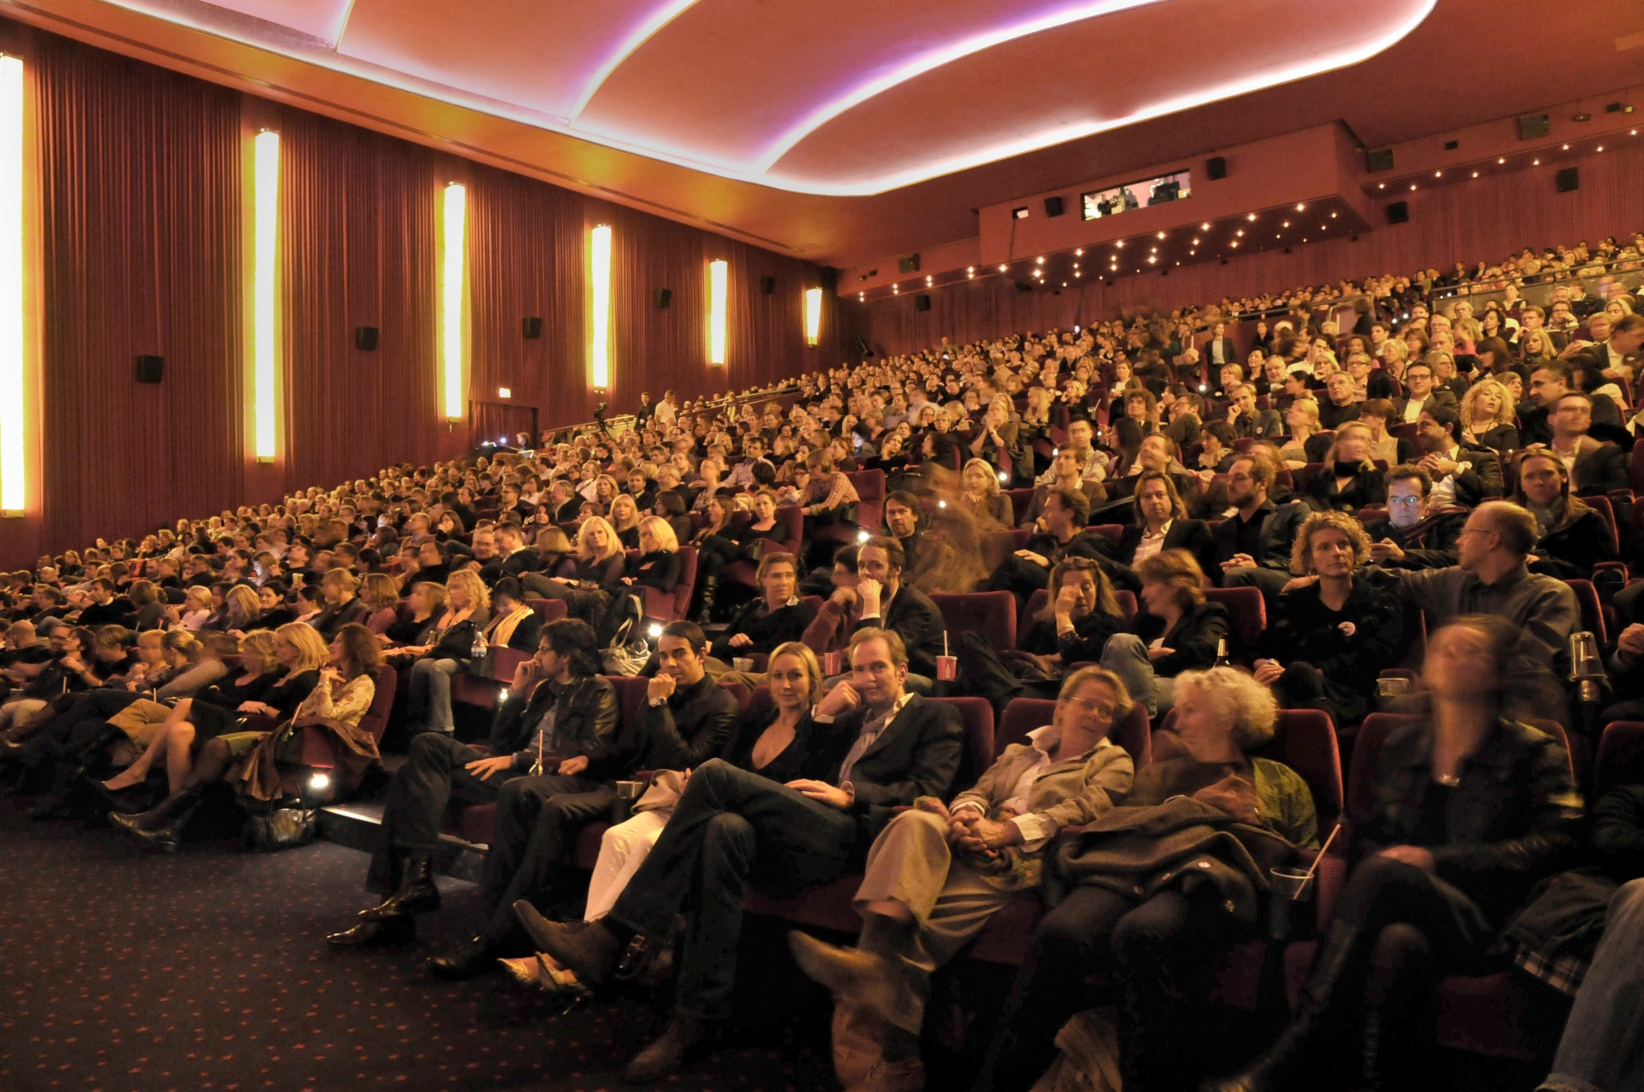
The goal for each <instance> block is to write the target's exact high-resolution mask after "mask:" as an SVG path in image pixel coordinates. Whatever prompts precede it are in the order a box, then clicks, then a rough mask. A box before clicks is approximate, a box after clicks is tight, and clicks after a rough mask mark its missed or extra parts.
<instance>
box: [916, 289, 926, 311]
mask: <svg viewBox="0 0 1644 1092" xmlns="http://www.w3.org/2000/svg"><path fill="white" fill-rule="evenodd" d="M913 309H914V310H915V311H929V310H930V297H929V296H927V295H925V294H924V293H923V292H921V293H920V294H919V295H917V296H915V297H913Z"/></svg>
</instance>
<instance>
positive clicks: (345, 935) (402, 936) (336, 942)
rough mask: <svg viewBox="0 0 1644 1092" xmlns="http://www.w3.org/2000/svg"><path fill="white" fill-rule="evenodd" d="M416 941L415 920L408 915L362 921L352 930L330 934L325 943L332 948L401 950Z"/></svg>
mask: <svg viewBox="0 0 1644 1092" xmlns="http://www.w3.org/2000/svg"><path fill="white" fill-rule="evenodd" d="M416 939H417V919H416V918H414V917H412V916H411V915H410V914H403V915H401V916H400V917H397V918H387V919H385V920H383V921H362V922H360V923H359V924H358V925H356V926H354V928H352V929H344V930H343V931H342V932H340V933H332V934H331V935H330V936H328V937H326V938H325V942H326V943H327V944H329V945H331V947H333V948H381V947H393V948H403V947H405V946H406V945H407V944H411V943H414V942H415V941H416Z"/></svg>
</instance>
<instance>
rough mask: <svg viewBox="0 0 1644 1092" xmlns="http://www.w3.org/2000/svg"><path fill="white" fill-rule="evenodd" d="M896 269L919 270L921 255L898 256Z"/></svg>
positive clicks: (910, 271)
mask: <svg viewBox="0 0 1644 1092" xmlns="http://www.w3.org/2000/svg"><path fill="white" fill-rule="evenodd" d="M896 269H897V271H898V272H900V273H917V272H919V255H917V254H909V255H908V256H907V257H906V258H898V259H897V260H896Z"/></svg>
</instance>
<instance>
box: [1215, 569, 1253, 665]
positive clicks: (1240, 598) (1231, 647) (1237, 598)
mask: <svg viewBox="0 0 1644 1092" xmlns="http://www.w3.org/2000/svg"><path fill="white" fill-rule="evenodd" d="M1204 597H1205V598H1206V599H1208V600H1210V601H1211V602H1212V603H1220V604H1221V605H1222V606H1224V607H1226V608H1227V613H1228V614H1229V615H1230V616H1231V620H1232V625H1231V626H1230V627H1229V633H1228V636H1229V638H1230V640H1229V641H1228V654H1229V655H1230V656H1232V658H1233V659H1236V660H1240V661H1242V662H1245V663H1249V662H1250V658H1251V657H1252V656H1254V655H1255V654H1256V646H1257V645H1258V644H1259V643H1260V641H1261V637H1262V630H1264V629H1266V628H1267V604H1266V602H1265V601H1264V600H1263V599H1262V593H1261V589H1260V588H1206V589H1205V590H1204Z"/></svg>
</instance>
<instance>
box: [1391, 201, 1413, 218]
mask: <svg viewBox="0 0 1644 1092" xmlns="http://www.w3.org/2000/svg"><path fill="white" fill-rule="evenodd" d="M1409 219H1410V203H1409V202H1408V201H1394V202H1393V203H1392V204H1391V205H1388V206H1387V222H1388V223H1389V224H1403V223H1406V222H1408V221H1409Z"/></svg>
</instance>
